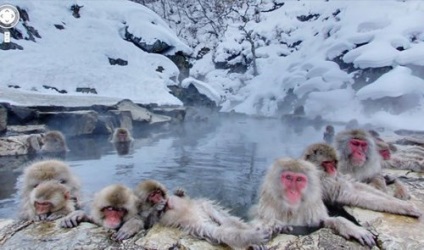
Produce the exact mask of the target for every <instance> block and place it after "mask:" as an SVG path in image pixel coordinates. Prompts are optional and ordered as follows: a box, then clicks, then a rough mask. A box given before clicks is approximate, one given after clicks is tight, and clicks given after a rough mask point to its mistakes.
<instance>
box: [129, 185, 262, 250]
mask: <svg viewBox="0 0 424 250" xmlns="http://www.w3.org/2000/svg"><path fill="white" fill-rule="evenodd" d="M135 194H136V195H137V197H138V198H139V199H140V201H141V204H143V203H145V204H146V205H145V206H144V207H142V208H141V213H142V217H145V218H146V216H147V217H148V216H151V218H150V219H149V220H150V223H151V224H152V223H154V222H155V221H154V220H157V221H158V223H159V224H161V225H163V226H169V227H177V228H180V229H182V230H183V231H184V232H186V233H187V234H189V235H191V236H194V237H196V238H199V239H204V240H207V241H208V242H210V243H211V244H226V245H228V246H230V247H232V248H247V247H251V248H253V249H261V246H260V244H262V243H264V242H266V241H267V240H268V238H269V236H270V233H269V232H267V231H264V230H262V229H259V228H253V227H252V226H250V225H248V224H247V223H245V222H244V221H242V220H241V219H240V218H237V217H235V216H232V215H230V214H229V212H228V211H227V210H226V209H224V208H222V207H220V206H219V205H218V204H216V203H215V202H213V201H210V200H207V199H190V198H189V197H187V196H186V195H185V194H184V193H181V192H179V191H178V190H177V191H176V194H177V195H168V194H167V190H166V188H165V187H164V186H163V185H162V184H161V183H159V182H157V181H154V180H146V181H143V182H141V183H140V184H139V185H138V186H137V188H136V189H135ZM149 211H150V212H151V213H153V215H151V214H148V212H149ZM145 212H147V213H145ZM143 213H145V214H143Z"/></svg>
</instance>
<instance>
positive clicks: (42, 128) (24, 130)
mask: <svg viewBox="0 0 424 250" xmlns="http://www.w3.org/2000/svg"><path fill="white" fill-rule="evenodd" d="M46 131H47V127H46V125H27V126H21V125H14V126H8V127H7V134H8V135H20V134H41V133H44V132H46Z"/></svg>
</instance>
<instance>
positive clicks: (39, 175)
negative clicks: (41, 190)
mask: <svg viewBox="0 0 424 250" xmlns="http://www.w3.org/2000/svg"><path fill="white" fill-rule="evenodd" d="M51 180H53V181H57V182H59V183H61V184H63V185H64V186H66V187H67V188H68V189H69V192H70V196H71V200H72V202H73V204H74V207H75V208H79V207H80V203H79V202H80V184H79V181H78V179H77V178H76V176H75V175H74V174H72V173H71V170H70V167H69V166H68V165H66V163H64V162H62V161H58V160H44V161H39V162H35V163H33V164H32V165H30V166H28V167H27V168H25V169H24V173H23V181H22V186H21V187H20V198H21V205H20V211H21V217H25V216H23V215H24V214H28V213H29V211H31V209H32V208H31V207H32V203H31V199H30V197H31V193H32V192H33V191H34V189H35V188H36V187H37V186H39V185H40V184H41V183H43V182H46V181H51Z"/></svg>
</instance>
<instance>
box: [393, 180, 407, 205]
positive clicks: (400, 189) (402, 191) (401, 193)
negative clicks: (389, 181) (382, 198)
mask: <svg viewBox="0 0 424 250" xmlns="http://www.w3.org/2000/svg"><path fill="white" fill-rule="evenodd" d="M393 185H394V186H395V190H394V196H395V197H396V198H398V199H401V200H409V199H410V198H411V195H410V194H409V191H408V189H407V188H406V186H405V185H404V184H403V183H402V182H401V181H400V180H398V179H397V178H396V179H395V180H394V183H393Z"/></svg>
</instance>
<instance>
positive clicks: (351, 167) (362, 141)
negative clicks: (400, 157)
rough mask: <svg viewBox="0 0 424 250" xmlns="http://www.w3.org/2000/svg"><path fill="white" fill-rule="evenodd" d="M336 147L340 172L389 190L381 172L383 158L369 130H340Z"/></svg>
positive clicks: (336, 139)
mask: <svg viewBox="0 0 424 250" xmlns="http://www.w3.org/2000/svg"><path fill="white" fill-rule="evenodd" d="M335 148H336V150H337V152H338V154H339V165H338V166H339V171H340V173H342V174H348V175H350V176H352V177H353V178H354V179H356V180H358V181H360V182H365V183H368V184H370V185H372V186H374V187H375V188H377V189H380V190H382V191H384V192H386V191H387V186H386V181H385V179H384V176H383V175H382V173H381V159H380V156H379V154H378V151H377V148H376V145H375V142H374V139H373V138H372V136H371V135H370V134H369V133H368V132H367V131H365V130H362V129H353V130H345V131H342V132H339V133H338V134H337V135H336V138H335Z"/></svg>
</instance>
